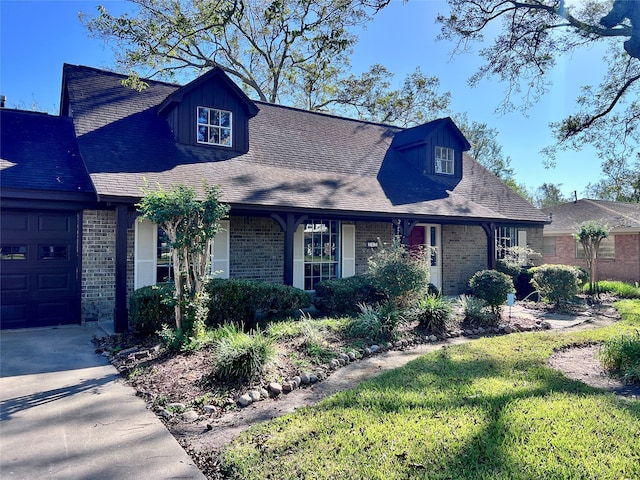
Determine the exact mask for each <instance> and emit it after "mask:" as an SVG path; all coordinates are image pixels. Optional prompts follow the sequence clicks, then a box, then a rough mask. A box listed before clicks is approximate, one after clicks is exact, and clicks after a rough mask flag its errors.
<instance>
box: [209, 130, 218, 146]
mask: <svg viewBox="0 0 640 480" xmlns="http://www.w3.org/2000/svg"><path fill="white" fill-rule="evenodd" d="M209 143H215V144H218V143H220V133H219V132H218V129H217V128H211V129H210V130H209Z"/></svg>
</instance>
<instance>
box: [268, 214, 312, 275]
mask: <svg viewBox="0 0 640 480" xmlns="http://www.w3.org/2000/svg"><path fill="white" fill-rule="evenodd" d="M307 217H308V215H295V214H293V213H287V214H286V215H285V217H284V218H283V217H282V215H279V214H277V213H272V214H271V218H273V219H274V220H275V221H276V222H278V225H280V228H281V229H282V231H283V232H284V274H283V282H284V284H285V285H289V286H292V285H293V240H294V236H295V233H296V229H297V228H298V225H300V224H301V223H302V222H304V221H305V220H306V219H307Z"/></svg>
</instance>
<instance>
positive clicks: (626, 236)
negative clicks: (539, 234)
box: [542, 199, 640, 283]
mask: <svg viewBox="0 0 640 480" xmlns="http://www.w3.org/2000/svg"><path fill="white" fill-rule="evenodd" d="M542 211H543V212H545V213H546V214H547V216H548V217H549V220H551V223H549V224H548V225H545V227H544V248H543V261H544V263H552V264H563V265H576V266H580V267H583V268H585V269H586V268H587V262H586V260H585V255H584V249H583V248H582V245H581V244H580V242H578V241H576V240H575V239H574V238H573V234H574V233H576V231H577V229H578V227H579V226H580V224H581V223H583V222H587V221H599V222H601V223H603V224H605V225H607V226H609V227H610V228H611V232H610V235H609V237H608V238H605V239H604V240H603V241H602V243H601V244H600V249H599V250H598V252H599V261H598V275H599V277H600V279H601V280H620V281H623V282H631V283H634V282H640V204H638V203H622V202H610V201H605V200H588V199H581V200H577V201H575V202H568V203H563V204H560V205H555V206H553V207H547V208H543V209H542Z"/></svg>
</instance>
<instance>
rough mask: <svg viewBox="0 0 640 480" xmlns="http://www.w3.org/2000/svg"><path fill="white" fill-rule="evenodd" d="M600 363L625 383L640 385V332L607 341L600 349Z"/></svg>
mask: <svg viewBox="0 0 640 480" xmlns="http://www.w3.org/2000/svg"><path fill="white" fill-rule="evenodd" d="M600 361H601V362H602V365H603V366H604V368H605V369H606V370H609V371H610V372H613V373H614V374H617V375H620V377H622V379H623V380H624V381H625V382H627V383H640V331H638V330H636V331H635V333H633V334H631V335H621V336H619V337H613V338H610V339H609V340H606V341H605V342H604V344H603V345H602V347H601V349H600Z"/></svg>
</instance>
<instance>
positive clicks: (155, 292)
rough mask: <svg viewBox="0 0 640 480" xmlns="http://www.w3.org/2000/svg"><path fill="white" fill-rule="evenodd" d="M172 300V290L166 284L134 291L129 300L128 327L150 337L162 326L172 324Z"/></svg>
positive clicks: (173, 312)
mask: <svg viewBox="0 0 640 480" xmlns="http://www.w3.org/2000/svg"><path fill="white" fill-rule="evenodd" d="M172 299H173V288H172V286H171V285H167V284H160V285H151V286H148V287H142V288H139V289H137V290H135V291H134V292H133V293H132V294H131V297H130V298H129V326H130V327H131V328H133V329H134V330H135V331H136V332H138V333H140V334H141V335H150V334H152V333H155V332H157V331H159V330H160V329H162V326H163V324H170V325H171V324H174V323H175V311H174V308H173V303H172Z"/></svg>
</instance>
